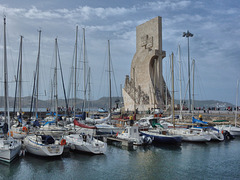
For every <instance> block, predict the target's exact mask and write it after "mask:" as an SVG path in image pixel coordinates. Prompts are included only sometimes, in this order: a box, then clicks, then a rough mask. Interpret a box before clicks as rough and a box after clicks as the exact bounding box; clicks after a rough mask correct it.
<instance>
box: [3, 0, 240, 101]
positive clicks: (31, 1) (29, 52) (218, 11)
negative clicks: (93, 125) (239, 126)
mask: <svg viewBox="0 0 240 180" xmlns="http://www.w3.org/2000/svg"><path fill="white" fill-rule="evenodd" d="M4 16H6V21H7V25H6V28H7V59H8V75H9V94H10V96H14V91H15V82H14V79H15V77H16V72H17V63H18V57H19V44H20V35H22V36H23V37H24V38H23V80H22V81H23V83H22V84H23V92H22V93H23V96H29V95H31V93H32V86H33V74H34V71H35V66H36V60H37V54H38V35H39V34H38V31H39V30H41V32H42V33H41V53H40V88H39V94H40V98H42V99H46V98H49V97H50V94H51V89H52V88H51V87H52V86H51V81H52V79H53V69H54V61H55V51H54V46H55V38H57V41H58V48H59V54H60V59H61V63H62V69H63V76H64V83H65V87H66V89H67V92H68V91H69V92H72V89H73V88H70V87H72V85H71V84H72V83H70V82H71V81H70V78H71V77H73V75H71V73H70V72H71V67H72V63H73V60H74V47H75V39H76V26H78V29H79V31H78V54H79V57H78V64H79V67H78V68H77V69H78V70H79V71H78V72H79V73H78V82H79V83H78V87H77V94H78V95H77V96H78V97H79V98H83V53H82V49H83V30H82V29H83V28H84V29H85V44H86V45H85V49H86V51H85V52H86V67H90V69H91V73H90V78H89V79H90V83H89V84H90V89H91V91H90V99H98V98H100V97H103V96H108V80H107V73H108V70H107V64H108V40H110V54H111V62H112V67H113V70H112V72H113V73H112V74H114V77H112V86H113V87H112V89H113V92H112V94H113V96H121V90H120V88H121V86H122V87H123V86H124V81H125V76H126V75H129V74H130V68H131V61H132V58H133V56H134V54H135V52H136V26H138V25H140V24H142V23H144V22H146V21H148V20H150V19H152V18H155V17H157V16H161V17H162V44H163V50H165V51H166V57H165V58H164V59H163V76H164V78H165V80H166V83H167V84H168V85H169V89H171V87H170V84H171V83H170V81H171V80H170V72H171V71H170V64H169V55H170V54H171V53H172V52H173V53H174V55H175V59H174V62H175V65H174V67H175V68H174V69H175V70H174V72H175V88H174V89H175V97H176V98H177V99H179V97H180V88H179V85H180V80H182V97H185V99H188V94H187V93H186V92H187V61H188V54H187V51H188V46H187V45H188V44H187V38H185V37H182V34H183V32H186V31H187V30H189V31H190V32H191V33H192V34H193V35H194V36H193V37H191V38H190V46H189V47H190V61H191V62H192V60H193V59H194V60H195V71H194V92H192V93H193V94H194V99H196V100H219V101H224V102H230V103H232V104H236V95H237V93H236V91H237V79H240V71H239V70H240V41H239V40H240V31H239V29H240V23H239V19H240V3H239V1H238V0H231V1H225V0H211V1H209V0H202V1H200V0H199V1H197V0H194V1H193V0H159V1H153V0H152V1H151V0H131V1H126V0H121V1H119V0H111V1H110V0H108V1H107V0H68V1H65V0H51V1H49V0H41V1H37V0H21V1H19V0H2V1H1V2H0V53H1V55H0V61H1V67H2V68H1V71H2V72H3V17H4ZM1 19H2V20H1ZM1 22H2V23H1ZM1 24H2V25H1ZM178 46H180V48H181V51H180V52H181V55H180V59H181V67H182V75H181V78H180V77H179V58H178V57H179V56H178V54H179V53H178ZM2 74H3V73H1V76H0V81H1V82H3V75H2ZM58 74H59V78H58V81H59V83H58V84H59V86H61V82H60V68H58ZM191 76H192V75H191ZM191 81H192V82H193V79H191ZM0 87H1V88H0V89H1V90H0V92H1V94H3V83H1V86H0ZM58 89H59V90H58V91H59V98H63V91H62V90H61V89H62V88H61V87H59V88H58ZM70 89H71V90H70ZM192 89H193V87H192ZM87 94H88V93H87Z"/></svg>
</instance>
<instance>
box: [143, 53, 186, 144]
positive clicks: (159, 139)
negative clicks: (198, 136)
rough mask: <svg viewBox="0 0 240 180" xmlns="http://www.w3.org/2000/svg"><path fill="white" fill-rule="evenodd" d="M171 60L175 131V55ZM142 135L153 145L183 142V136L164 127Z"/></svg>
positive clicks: (144, 132)
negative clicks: (151, 139)
mask: <svg viewBox="0 0 240 180" xmlns="http://www.w3.org/2000/svg"><path fill="white" fill-rule="evenodd" d="M171 59H172V121H173V127H174V129H175V115H174V74H173V53H172V55H171ZM141 133H142V134H143V135H145V136H147V137H151V138H153V143H155V144H174V145H180V144H181V142H182V137H181V135H178V134H174V133H171V131H169V130H168V129H162V127H158V128H157V129H152V130H149V131H141Z"/></svg>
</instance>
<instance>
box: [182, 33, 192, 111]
mask: <svg viewBox="0 0 240 180" xmlns="http://www.w3.org/2000/svg"><path fill="white" fill-rule="evenodd" d="M183 37H186V38H187V39H188V83H189V84H188V87H189V92H188V95H189V99H188V107H189V112H190V113H191V85H190V51H189V37H193V34H192V33H190V32H189V31H187V32H183Z"/></svg>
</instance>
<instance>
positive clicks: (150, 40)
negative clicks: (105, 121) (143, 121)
mask: <svg viewBox="0 0 240 180" xmlns="http://www.w3.org/2000/svg"><path fill="white" fill-rule="evenodd" d="M165 56H166V52H165V51H163V50H162V18H161V17H159V16H158V17H156V18H154V19H151V20H150V21H147V22H145V23H144V24H141V25H139V26H137V28H136V53H135V55H134V57H133V60H132V64H131V73H130V77H129V75H127V76H126V79H125V85H124V88H123V100H124V108H125V111H135V110H136V109H138V110H139V111H146V110H151V109H153V108H161V109H163V108H164V103H165V100H166V98H167V99H171V97H170V94H169V92H168V90H167V87H166V84H165V81H164V79H163V76H162V59H163V58H164V57H165Z"/></svg>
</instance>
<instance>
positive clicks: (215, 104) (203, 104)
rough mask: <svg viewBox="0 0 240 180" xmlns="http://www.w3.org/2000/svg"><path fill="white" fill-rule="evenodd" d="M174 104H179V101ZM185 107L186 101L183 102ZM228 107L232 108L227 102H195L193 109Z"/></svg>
mask: <svg viewBox="0 0 240 180" xmlns="http://www.w3.org/2000/svg"><path fill="white" fill-rule="evenodd" d="M175 104H179V100H175ZM185 106H188V100H186V101H185ZM228 106H234V105H233V104H231V103H228V102H222V101H216V100H195V101H194V107H205V108H208V107H219V108H224V107H228Z"/></svg>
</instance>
